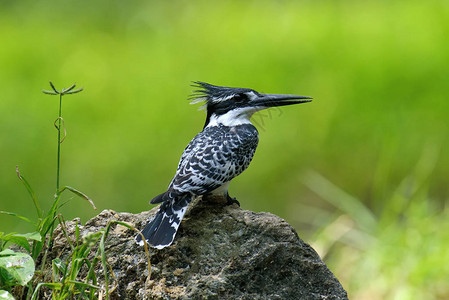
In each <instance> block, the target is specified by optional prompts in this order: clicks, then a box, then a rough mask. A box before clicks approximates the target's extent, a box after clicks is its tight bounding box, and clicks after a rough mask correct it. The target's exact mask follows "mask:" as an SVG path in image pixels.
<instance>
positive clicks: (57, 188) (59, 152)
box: [55, 94, 62, 197]
mask: <svg viewBox="0 0 449 300" xmlns="http://www.w3.org/2000/svg"><path fill="white" fill-rule="evenodd" d="M61 118H62V94H59V116H58V159H57V164H56V193H55V197H57V195H58V192H59V166H60V163H61Z"/></svg>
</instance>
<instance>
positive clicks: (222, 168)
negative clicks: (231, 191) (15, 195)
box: [136, 82, 311, 249]
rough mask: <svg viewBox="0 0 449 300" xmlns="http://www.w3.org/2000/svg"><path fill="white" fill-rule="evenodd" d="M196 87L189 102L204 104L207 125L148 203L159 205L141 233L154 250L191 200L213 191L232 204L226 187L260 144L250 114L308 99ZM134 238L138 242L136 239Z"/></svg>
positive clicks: (170, 232) (201, 84)
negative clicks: (167, 182)
mask: <svg viewBox="0 0 449 300" xmlns="http://www.w3.org/2000/svg"><path fill="white" fill-rule="evenodd" d="M196 84H197V85H198V87H199V88H200V89H199V90H197V91H196V94H194V98H195V99H194V101H193V102H194V103H196V102H199V101H205V102H206V103H205V107H206V109H207V117H206V123H205V125H204V128H203V131H201V132H200V133H198V134H197V135H196V136H195V137H194V138H193V139H192V141H191V142H190V143H189V144H188V145H187V147H186V149H185V150H184V152H183V154H182V156H181V159H180V161H179V164H178V168H177V170H176V174H175V176H174V178H173V179H172V181H171V183H170V185H169V186H168V189H167V191H166V192H165V193H162V194H160V195H158V196H156V197H155V198H154V199H153V200H151V203H152V204H156V203H162V204H161V206H160V208H159V211H158V212H157V213H156V215H155V216H154V217H153V218H152V219H151V220H150V221H149V223H148V224H147V225H146V227H145V228H144V229H143V230H142V234H143V236H144V237H145V239H146V240H147V241H148V243H149V244H150V245H151V246H152V247H155V248H158V249H162V248H164V247H166V246H169V245H171V243H172V242H173V239H174V238H175V235H176V232H177V230H178V228H179V225H180V223H181V221H182V218H183V217H184V213H185V212H186V209H187V206H188V205H189V203H190V202H191V200H192V199H193V197H195V196H198V195H205V194H209V193H214V194H223V195H225V196H226V197H228V199H229V200H231V198H230V197H229V195H228V191H227V190H228V186H229V183H230V181H231V180H232V179H233V178H234V177H236V176H238V175H239V174H240V173H242V172H243V171H244V170H245V169H246V168H247V167H248V166H249V164H250V162H251V160H252V158H253V155H254V152H255V151H256V148H257V144H258V141H259V134H258V132H257V129H256V128H255V127H254V126H253V125H252V124H251V122H250V118H251V116H252V115H253V114H254V113H255V112H257V111H259V110H262V109H265V108H269V107H274V106H284V105H291V104H298V103H304V102H309V101H311V100H307V99H311V98H309V97H304V96H294V95H273V94H261V93H258V92H256V91H254V90H252V89H244V88H230V87H220V86H214V85H211V84H207V83H204V82H196ZM297 99H302V100H297ZM136 240H137V242H138V243H140V244H142V243H143V241H142V238H141V236H140V235H137V236H136Z"/></svg>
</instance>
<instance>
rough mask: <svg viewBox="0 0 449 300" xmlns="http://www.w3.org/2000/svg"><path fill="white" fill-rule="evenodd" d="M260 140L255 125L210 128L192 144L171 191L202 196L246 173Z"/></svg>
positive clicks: (180, 163)
mask: <svg viewBox="0 0 449 300" xmlns="http://www.w3.org/2000/svg"><path fill="white" fill-rule="evenodd" d="M258 141H259V134H258V132H257V129H256V128H255V127H254V126H253V125H251V124H244V125H238V126H233V127H228V126H223V125H219V126H211V127H206V128H205V129H204V130H203V131H202V132H200V133H199V134H198V135H197V136H196V137H195V138H193V140H192V141H191V142H190V143H189V145H188V146H187V148H186V149H185V150H184V153H183V154H182V156H181V160H180V162H179V164H178V169H177V171H176V175H175V177H174V178H173V180H172V182H171V183H170V185H169V189H168V192H170V191H173V192H175V193H179V194H185V193H189V194H193V195H202V194H206V193H209V192H211V191H213V190H214V189H216V188H218V187H220V186H221V185H223V184H224V183H226V182H228V181H230V180H231V179H233V178H234V177H236V176H237V175H239V174H240V173H242V172H243V171H244V170H245V169H246V168H247V167H248V166H249V163H250V162H251V160H252V158H253V156H254V152H255V151H256V148H257V144H258Z"/></svg>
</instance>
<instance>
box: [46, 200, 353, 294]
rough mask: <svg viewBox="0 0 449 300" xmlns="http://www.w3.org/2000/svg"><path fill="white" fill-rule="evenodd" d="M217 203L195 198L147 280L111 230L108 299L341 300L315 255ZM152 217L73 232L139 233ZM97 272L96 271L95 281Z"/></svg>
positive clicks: (61, 239)
mask: <svg viewBox="0 0 449 300" xmlns="http://www.w3.org/2000/svg"><path fill="white" fill-rule="evenodd" d="M222 201H223V199H222V198H218V197H209V198H208V199H202V198H201V197H199V198H198V199H197V200H196V201H195V203H194V205H191V206H190V207H191V208H190V209H189V210H188V211H187V213H186V216H185V218H184V220H183V222H182V224H181V226H180V229H179V232H178V234H177V236H176V238H175V242H174V243H173V245H172V246H170V247H167V248H165V249H162V250H156V249H152V248H151V249H150V257H151V259H150V260H151V266H152V269H151V278H148V273H149V272H148V265H147V259H146V255H145V252H144V248H143V247H141V246H138V245H137V244H136V243H135V241H134V236H135V232H134V231H132V230H130V229H127V228H126V227H124V226H120V225H113V227H112V230H111V233H110V235H109V236H108V238H107V240H106V253H107V256H108V262H109V264H110V266H111V268H112V270H113V272H114V275H115V279H113V278H111V279H110V286H111V287H112V286H113V287H114V289H113V292H112V293H111V299H347V295H346V292H345V290H344V289H343V288H342V286H341V285H340V283H339V282H338V280H337V279H336V278H335V277H334V275H333V274H332V273H331V272H330V271H329V269H328V268H327V267H326V265H325V264H324V263H323V262H322V261H321V259H320V258H319V256H318V254H317V253H316V252H315V251H314V250H313V249H312V248H311V247H310V246H309V245H307V244H306V243H304V242H303V241H302V240H301V239H300V238H299V237H298V235H297V234H296V232H295V230H294V229H293V228H292V227H291V226H290V225H289V224H288V223H287V222H285V221H284V220H282V219H281V218H279V217H277V216H275V215H273V214H270V213H255V212H251V211H247V210H242V209H240V208H239V207H238V206H237V205H236V204H233V205H229V206H226V205H224V204H223V203H222ZM156 209H157V208H155V209H152V210H151V211H149V212H143V213H140V214H137V215H133V214H130V213H116V212H114V211H111V210H105V211H103V212H102V213H100V214H99V215H98V216H96V217H94V218H93V219H91V220H89V221H88V222H87V223H86V224H85V225H83V226H80V232H81V234H87V233H89V232H97V231H99V230H101V229H103V228H105V226H106V224H107V222H108V221H109V220H119V221H123V222H127V223H130V224H132V225H134V226H135V227H137V228H143V226H144V225H145V224H146V221H147V219H148V218H149V217H150V216H152V215H153V214H154V213H155V212H156ZM76 223H79V220H76V219H75V220H73V221H69V222H67V232H68V233H69V236H70V238H71V239H73V240H74V232H75V229H74V227H75V224H76ZM55 234H56V237H55V243H54V246H53V248H52V252H51V253H50V255H49V260H50V261H51V260H52V259H53V258H55V257H60V258H61V259H64V258H66V257H67V253H68V250H69V248H68V243H67V240H66V237H65V235H64V234H63V233H62V231H61V230H60V229H59V228H58V229H56V231H55ZM102 272H103V271H102V270H101V268H99V270H98V274H99V275H98V276H99V278H100V280H102V278H103V275H102ZM81 275H82V274H81ZM48 276H50V275H48ZM99 285H101V282H100V283H99Z"/></svg>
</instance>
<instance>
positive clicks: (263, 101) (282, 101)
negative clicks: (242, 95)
mask: <svg viewBox="0 0 449 300" xmlns="http://www.w3.org/2000/svg"><path fill="white" fill-rule="evenodd" d="M310 101H312V98H311V97H306V96H296V95H279V94H259V95H257V97H255V98H254V99H252V100H251V101H250V103H251V106H259V107H267V108H268V107H275V106H285V105H292V104H299V103H306V102H310Z"/></svg>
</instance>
